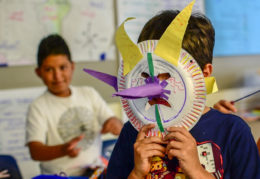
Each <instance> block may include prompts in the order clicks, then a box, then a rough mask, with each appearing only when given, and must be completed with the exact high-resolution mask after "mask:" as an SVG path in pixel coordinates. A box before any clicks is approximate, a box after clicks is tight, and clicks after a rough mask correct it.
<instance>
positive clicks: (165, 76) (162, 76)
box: [157, 73, 171, 81]
mask: <svg viewBox="0 0 260 179" xmlns="http://www.w3.org/2000/svg"><path fill="white" fill-rule="evenodd" d="M170 77H171V75H170V73H160V74H158V75H157V78H158V79H159V80H160V81H163V80H168V79H169V78H170Z"/></svg>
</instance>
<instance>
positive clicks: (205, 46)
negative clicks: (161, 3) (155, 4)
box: [138, 10, 215, 70]
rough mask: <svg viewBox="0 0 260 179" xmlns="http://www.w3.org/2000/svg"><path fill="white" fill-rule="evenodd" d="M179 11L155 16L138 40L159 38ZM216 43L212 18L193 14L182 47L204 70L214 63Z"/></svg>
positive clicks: (168, 11)
mask: <svg viewBox="0 0 260 179" xmlns="http://www.w3.org/2000/svg"><path fill="white" fill-rule="evenodd" d="M179 12H180V11H178V10H166V11H162V12H161V13H160V14H158V15H156V16H154V17H153V18H152V19H150V20H149V21H148V22H147V23H146V24H145V26H144V27H143V29H142V32H141V34H140V35H139V38H138V42H142V41H145V40H159V39H160V38H161V36H162V34H163V33H164V31H165V30H166V28H167V27H168V26H169V25H170V23H171V22H172V20H173V19H174V18H175V17H176V16H177V15H178V14H179ZM214 44H215V30H214V27H213V26H212V24H211V22H210V20H209V19H208V18H207V17H206V16H204V15H203V14H201V13H194V14H192V15H191V17H190V19H189V23H188V26H187V29H186V32H185V35H184V38H183V41H182V48H183V49H185V50H186V51H187V52H189V54H191V55H192V56H193V58H194V59H195V60H196V61H197V62H198V64H199V65H200V67H201V69H202V70H203V68H204V66H205V65H206V64H208V63H212V58H213V48H214Z"/></svg>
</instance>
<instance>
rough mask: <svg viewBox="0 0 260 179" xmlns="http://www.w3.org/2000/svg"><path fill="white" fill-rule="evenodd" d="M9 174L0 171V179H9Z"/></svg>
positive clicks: (6, 171) (5, 171)
mask: <svg viewBox="0 0 260 179" xmlns="http://www.w3.org/2000/svg"><path fill="white" fill-rule="evenodd" d="M9 177H10V174H8V170H3V171H0V178H9Z"/></svg>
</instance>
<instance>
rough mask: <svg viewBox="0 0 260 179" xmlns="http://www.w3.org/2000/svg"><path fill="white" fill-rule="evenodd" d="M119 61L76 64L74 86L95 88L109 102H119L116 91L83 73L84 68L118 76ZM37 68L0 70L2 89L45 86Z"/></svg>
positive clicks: (17, 67) (15, 67) (16, 67)
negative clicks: (115, 95) (37, 73)
mask: <svg viewBox="0 0 260 179" xmlns="http://www.w3.org/2000/svg"><path fill="white" fill-rule="evenodd" d="M117 66H118V64H117V61H116V60H114V61H104V62H80V63H76V68H75V72H74V76H73V79H72V85H79V86H86V85H89V86H94V87H95V88H96V89H97V90H98V91H99V92H100V93H101V95H102V96H103V97H104V98H105V100H107V101H108V102H115V101H118V99H117V98H112V97H111V95H112V94H113V93H114V89H113V88H112V87H110V86H108V85H106V84H105V83H103V82H101V81H99V80H95V79H94V78H93V77H91V76H90V75H88V74H86V73H85V72H83V70H82V69H83V68H91V69H95V70H98V71H103V72H106V73H109V74H111V75H116V74H117ZM34 69H35V66H13V67H5V68H0V89H15V88H25V87H37V86H43V83H42V81H41V79H40V78H38V77H37V76H36V74H35V72H34Z"/></svg>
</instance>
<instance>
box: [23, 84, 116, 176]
mask: <svg viewBox="0 0 260 179" xmlns="http://www.w3.org/2000/svg"><path fill="white" fill-rule="evenodd" d="M70 89H71V92H72V93H71V96H69V97H58V96H55V95H53V94H52V93H50V92H49V91H46V92H44V94H42V95H41V96H40V97H38V98H37V99H36V100H35V101H33V103H32V104H31V105H30V107H29V111H28V114H27V125H26V143H28V142H32V141H38V142H42V143H44V144H46V145H49V146H52V145H59V144H64V143H65V142H67V141H69V140H70V139H72V138H74V137H76V136H79V135H81V134H82V133H84V134H85V137H84V139H83V140H82V141H81V142H80V143H79V145H80V146H81V148H82V150H81V152H80V154H79V155H78V156H77V157H75V158H70V157H68V156H66V157H61V158H58V159H55V160H51V161H47V162H41V165H40V166H41V170H42V173H44V174H57V173H60V172H65V173H66V174H67V175H70V176H78V175H81V174H82V172H83V170H84V169H83V168H84V167H86V166H88V165H100V164H101V160H100V156H101V146H102V145H101V142H102V141H101V136H100V130H101V129H102V126H103V123H104V122H105V121H106V120H107V119H108V118H110V117H112V116H114V114H113V112H112V111H111V110H110V109H109V108H108V106H107V104H106V103H105V101H104V100H103V99H102V98H101V96H100V95H99V94H98V93H97V92H96V90H95V89H94V88H91V87H71V88H70Z"/></svg>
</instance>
